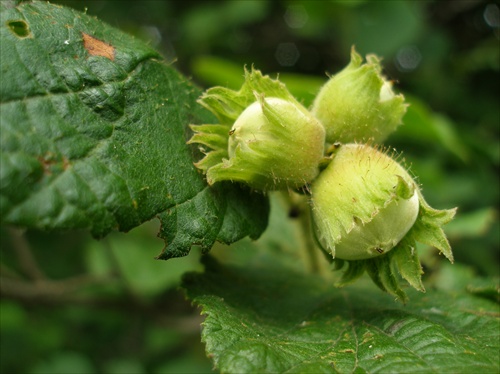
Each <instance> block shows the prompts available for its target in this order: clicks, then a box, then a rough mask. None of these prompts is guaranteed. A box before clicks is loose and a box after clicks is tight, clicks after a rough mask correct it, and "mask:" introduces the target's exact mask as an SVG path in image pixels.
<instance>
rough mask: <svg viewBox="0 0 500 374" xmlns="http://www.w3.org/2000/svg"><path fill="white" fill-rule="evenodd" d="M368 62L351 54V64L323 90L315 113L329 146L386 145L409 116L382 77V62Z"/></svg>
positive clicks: (370, 58)
mask: <svg viewBox="0 0 500 374" xmlns="http://www.w3.org/2000/svg"><path fill="white" fill-rule="evenodd" d="M366 59H367V62H366V63H365V64H363V58H362V57H361V56H360V55H359V54H358V53H356V51H355V50H354V48H352V51H351V62H350V63H349V65H347V66H346V67H345V68H344V69H343V70H342V71H340V72H339V73H337V74H335V75H334V76H332V77H331V78H330V80H329V81H328V82H327V83H326V84H325V85H324V86H323V87H322V88H321V90H320V92H319V93H318V95H317V96H316V99H315V100H314V103H313V107H312V113H313V114H314V115H315V116H316V118H318V119H319V120H320V121H321V123H322V124H323V126H325V129H326V142H327V143H330V144H333V143H336V142H340V143H353V142H367V141H370V142H374V143H380V142H383V141H384V140H385V139H386V138H387V137H388V136H389V135H390V134H391V133H392V132H393V131H394V130H395V129H396V127H397V126H398V125H399V124H400V123H401V119H402V117H403V115H404V113H405V112H406V104H404V97H403V96H402V95H395V94H394V92H393V90H392V82H391V81H388V80H387V79H386V78H385V77H384V76H383V75H382V73H381V71H382V67H381V65H380V59H379V58H378V57H377V56H375V55H368V56H367V57H366Z"/></svg>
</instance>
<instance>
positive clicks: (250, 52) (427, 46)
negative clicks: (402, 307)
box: [0, 0, 500, 374]
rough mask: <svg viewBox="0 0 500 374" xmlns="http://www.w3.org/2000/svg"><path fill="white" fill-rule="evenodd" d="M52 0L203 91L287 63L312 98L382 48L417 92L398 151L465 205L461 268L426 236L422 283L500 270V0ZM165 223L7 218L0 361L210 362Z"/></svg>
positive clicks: (128, 366)
mask: <svg viewBox="0 0 500 374" xmlns="http://www.w3.org/2000/svg"><path fill="white" fill-rule="evenodd" d="M53 3H58V4H63V5H67V6H70V7H73V8H76V9H80V10H82V11H86V12H87V13H88V14H90V15H94V16H97V17H98V18H100V19H102V20H104V21H106V22H108V23H110V24H111V25H113V26H116V27H118V28H120V29H122V30H124V31H126V32H128V33H131V34H134V35H136V36H137V37H138V38H141V39H143V40H145V41H147V42H148V43H149V44H151V45H152V46H154V47H155V48H157V49H158V50H160V51H161V52H162V54H163V55H164V56H165V58H166V60H167V61H172V62H173V63H174V65H175V66H176V67H177V68H178V69H179V70H180V71H181V72H182V73H183V74H185V75H186V76H189V77H191V78H192V80H193V81H194V82H195V83H196V84H197V85H199V86H200V87H202V88H206V87H210V86H213V85H224V86H228V87H231V88H238V87H239V85H240V84H241V83H242V81H243V66H245V65H246V66H251V65H254V66H255V67H256V68H257V69H260V70H262V71H263V72H264V73H265V74H270V75H272V76H276V74H278V73H279V76H280V79H281V80H282V81H284V82H285V83H286V85H287V87H288V88H289V89H290V90H291V91H292V92H293V93H294V94H295V95H296V96H297V97H298V98H300V100H301V101H302V102H303V103H304V104H305V105H310V103H311V101H312V99H313V98H314V96H315V94H316V93H317V91H318V89H319V87H320V86H321V84H323V83H324V82H325V81H326V79H327V75H326V74H334V73H335V72H337V71H338V70H340V69H341V68H343V67H344V66H345V65H346V64H347V63H348V61H349V55H350V53H349V52H350V48H351V46H352V45H355V46H356V48H357V50H358V51H359V52H360V53H361V54H363V55H365V54H368V53H375V54H377V55H379V56H382V57H383V59H384V60H383V65H384V68H385V74H386V75H387V76H388V77H389V78H390V79H392V80H393V81H395V82H396V84H395V87H396V90H398V91H401V92H403V93H404V94H405V96H406V97H407V99H408V102H409V103H410V104H411V106H410V107H409V110H408V113H407V114H406V116H405V118H404V123H405V125H404V126H401V127H400V128H399V130H398V131H397V132H396V133H395V134H394V135H392V136H391V137H390V139H388V141H387V142H386V143H387V145H388V146H390V147H394V148H396V150H397V151H398V152H399V151H404V154H403V156H402V157H404V159H405V162H406V164H407V165H410V166H411V170H412V172H413V173H414V174H415V175H417V176H418V180H419V182H420V183H421V184H422V186H423V190H424V195H425V196H426V198H427V200H428V201H429V203H430V204H431V205H432V206H434V207H436V208H440V209H443V208H451V207H454V206H458V207H459V212H458V216H457V218H456V220H455V221H453V222H452V223H450V224H449V225H448V226H447V227H446V231H447V233H448V235H449V238H450V241H451V244H452V248H453V251H454V254H455V258H456V265H454V266H453V269H454V270H450V268H448V267H445V265H439V264H438V263H437V262H436V261H435V258H433V257H432V256H431V255H427V254H426V248H422V251H423V252H424V257H423V260H424V268H425V270H426V273H428V276H426V278H424V279H425V280H426V282H427V283H426V284H427V285H428V286H427V287H429V285H430V287H432V286H435V287H440V288H443V289H450V290H453V287H454V284H456V283H460V281H458V280H457V279H458V278H459V277H466V278H467V279H475V280H476V281H477V282H480V281H481V280H483V279H491V278H498V277H499V275H500V270H499V267H500V263H499V236H500V229H499V221H498V204H499V187H500V186H499V177H498V175H499V174H498V171H499V163H500V146H499V128H500V110H499V88H498V87H500V78H499V65H500V62H499V60H500V48H499V43H500V8H499V5H498V2H493V1H480V0H477V1H476V0H467V1H462V0H455V1H363V0H352V1H327V0H323V1H272V2H271V1H263V0H260V1H250V0H246V1H208V0H204V1H189V0H183V1H158V0H156V1H149V0H146V1H144V0H143V1H115V0H110V1H103V0H99V1H98V0H93V1H83V0H82V1H53ZM157 229H158V227H157V224H156V223H154V222H152V223H148V224H146V225H143V226H142V227H140V228H138V229H135V230H133V231H132V232H130V233H128V234H121V233H115V234H113V235H110V236H109V237H108V238H106V239H105V240H103V241H95V240H93V239H92V238H91V237H90V236H89V235H88V234H86V233H81V232H76V233H75V232H72V233H64V234H47V233H40V232H31V231H30V232H27V233H26V235H25V236H21V235H19V232H18V231H15V230H11V229H7V228H2V236H1V242H0V244H1V252H0V254H1V270H2V273H1V275H2V300H1V304H0V307H1V310H0V311H1V313H0V322H1V325H0V338H1V342H0V345H1V347H2V349H1V350H0V371H1V372H2V373H110V374H113V373H137V374H139V373H181V372H191V373H192V372H209V371H210V370H211V363H210V361H209V360H208V359H207V358H206V357H205V354H204V347H203V345H202V344H201V343H200V342H199V340H200V335H199V333H200V322H201V321H202V319H201V318H200V317H199V311H197V310H194V308H192V307H191V306H190V304H189V303H188V302H187V301H185V300H184V297H183V295H182V293H181V292H180V291H178V290H177V288H176V287H177V285H178V284H179V281H180V276H181V275H182V273H184V272H185V271H189V270H199V269H201V266H200V265H199V263H198V258H199V253H197V251H196V250H194V251H193V252H192V254H191V255H189V256H188V257H186V258H182V259H174V260H170V261H169V262H159V261H154V260H153V258H154V256H155V255H157V254H158V253H159V252H160V250H161V248H162V245H163V244H162V241H161V240H159V239H157V238H156V232H157ZM242 245H244V244H242ZM226 250H227V249H226ZM441 262H443V261H441ZM440 266H442V267H445V268H444V269H441V270H442V272H441V273H438V272H437V270H436V268H439V267H440ZM433 274H434V275H436V274H440V275H436V276H434V277H433ZM450 274H451V275H450ZM47 278H48V279H50V282H47V281H46V279H47ZM26 279H27V280H29V281H33V283H26V282H20V281H22V280H26ZM12 280H14V281H15V282H13V281H12ZM438 281H439V282H441V284H437V283H433V282H438ZM443 282H444V284H443Z"/></svg>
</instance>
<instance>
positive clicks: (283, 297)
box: [184, 255, 500, 373]
mask: <svg viewBox="0 0 500 374" xmlns="http://www.w3.org/2000/svg"><path fill="white" fill-rule="evenodd" d="M205 265H206V270H205V273H203V274H194V273H191V274H188V276H186V277H185V279H184V287H185V289H186V293H187V295H188V297H189V298H190V299H191V300H193V301H194V303H196V304H197V305H200V306H201V307H202V308H203V309H202V313H203V314H205V315H206V319H205V322H204V325H203V326H204V328H203V333H202V339H203V341H204V342H205V343H206V350H207V354H208V355H209V356H210V357H212V358H213V360H214V363H215V366H216V367H217V368H218V369H219V370H220V371H221V372H226V373H227V372H238V373H254V372H259V373H271V372H287V373H288V372H293V373H295V372H297V373H298V372H300V373H304V372H309V373H353V372H359V373H365V372H369V373H378V372H381V373H403V372H404V373H417V372H419V373H424V372H425V373H431V372H432V373H452V372H453V373H471V372H497V371H498V370H499V368H500V367H499V362H498V350H499V348H500V344H499V341H500V339H499V333H498V332H499V331H500V325H499V320H500V318H499V317H500V314H499V310H498V304H496V303H494V302H492V301H489V300H486V299H483V298H480V297H476V296H473V295H471V294H468V293H466V292H463V293H457V294H449V293H444V292H439V291H429V292H428V293H426V294H421V293H418V292H416V291H414V290H409V293H410V294H411V296H410V302H409V303H408V304H407V305H406V306H403V305H401V304H400V303H397V302H395V301H394V300H393V299H392V297H390V296H387V295H384V294H381V293H380V292H378V291H377V290H376V289H375V287H373V286H370V285H367V284H366V283H365V284H362V283H357V285H355V286H349V287H346V288H343V289H335V288H334V287H332V284H331V282H330V281H329V280H327V279H325V278H323V277H321V276H318V275H313V274H307V273H304V272H300V271H297V270H292V268H290V267H284V266H283V265H282V264H280V262H279V261H278V260H277V259H276V258H273V257H272V256H269V255H268V257H267V259H262V258H261V259H260V261H253V263H248V264H245V265H244V266H237V265H223V264H221V263H220V262H217V261H216V260H214V259H213V258H211V257H205ZM451 357H452V358H453V359H450V358H451Z"/></svg>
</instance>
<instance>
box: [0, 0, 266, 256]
mask: <svg viewBox="0 0 500 374" xmlns="http://www.w3.org/2000/svg"><path fill="white" fill-rule="evenodd" d="M0 17H1V24H0V46H1V53H0V55H1V56H2V58H1V65H0V70H1V73H2V79H1V83H0V109H1V118H0V119H1V133H2V137H1V143H0V149H1V154H0V162H1V165H0V166H1V168H0V170H1V171H0V208H1V221H2V223H5V224H15V225H20V226H26V227H34V228H40V229H74V228H83V229H89V230H90V231H91V232H92V234H93V235H94V236H97V237H101V236H104V235H106V234H107V233H108V232H110V231H111V230H112V229H118V230H121V231H127V230H130V229H131V228H133V227H135V226H137V225H139V224H141V223H142V222H145V221H147V220H150V219H152V218H154V217H155V216H156V215H160V218H161V221H162V226H163V229H162V230H161V233H160V234H161V236H162V237H164V238H166V239H167V247H166V249H165V250H164V253H163V254H162V256H161V257H162V258H168V257H174V256H178V255H183V254H187V253H188V252H189V248H190V246H191V244H194V243H199V244H201V245H202V246H203V249H204V250H205V251H206V250H208V249H209V248H210V247H211V245H212V244H213V243H214V241H215V240H216V239H219V240H221V241H223V242H231V241H233V240H237V239H240V238H242V237H244V236H246V235H251V236H252V237H257V236H259V235H260V233H261V232H262V230H263V229H264V228H265V226H266V224H267V213H268V203H267V198H265V197H263V196H262V195H256V194H250V192H248V191H247V190H244V189H242V188H240V187H239V186H237V185H226V186H217V187H216V188H214V189H209V188H208V187H207V185H206V183H205V181H204V178H203V176H202V175H201V174H200V173H199V172H198V171H197V170H196V168H195V167H194V166H193V161H196V160H197V158H199V156H200V155H199V154H198V152H197V151H196V149H195V148H194V147H191V146H188V145H186V141H187V140H188V139H189V137H190V135H191V134H190V130H189V127H188V125H189V124H191V123H209V122H210V121H213V117H211V115H210V114H209V113H208V112H206V111H205V110H204V109H202V108H201V107H200V106H199V105H197V104H196V99H197V98H198V96H199V95H200V92H199V90H198V89H197V88H196V87H193V85H192V84H191V83H190V82H189V81H187V80H186V79H185V78H183V77H182V76H181V75H180V74H179V73H178V72H177V71H176V70H175V69H174V68H173V67H172V66H171V65H170V64H169V63H167V62H165V61H162V58H161V56H160V55H159V54H158V53H157V52H155V51H154V50H152V49H151V48H150V47H149V46H147V45H145V44H143V43H142V42H140V41H138V40H136V39H134V38H133V37H131V36H129V35H126V34H124V33H122V32H120V31H119V30H116V29H113V28H111V27H109V26H108V25H106V24H104V23H102V22H100V21H99V20H97V19H95V18H93V17H90V16H87V15H85V14H82V13H79V12H77V11H74V10H71V9H68V8H63V7H60V6H56V5H51V4H49V3H42V2H35V3H23V4H20V5H18V6H17V7H12V6H4V5H2V8H1V13H0ZM254 207H255V209H252V208H254ZM228 231H231V234H229V233H228Z"/></svg>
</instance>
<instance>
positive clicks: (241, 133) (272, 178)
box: [190, 71, 325, 190]
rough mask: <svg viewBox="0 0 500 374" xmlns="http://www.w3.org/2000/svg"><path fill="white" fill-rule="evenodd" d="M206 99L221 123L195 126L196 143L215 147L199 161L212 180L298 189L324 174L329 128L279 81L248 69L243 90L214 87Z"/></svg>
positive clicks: (210, 182)
mask: <svg viewBox="0 0 500 374" xmlns="http://www.w3.org/2000/svg"><path fill="white" fill-rule="evenodd" d="M201 102H202V104H204V105H205V106H206V107H207V108H208V109H210V110H211V111H212V112H213V113H214V114H216V115H217V117H218V118H219V120H220V122H221V123H220V124H219V125H213V126H211V125H201V126H192V128H193V130H194V131H195V135H194V136H193V138H192V139H191V140H190V142H191V143H199V144H202V145H208V146H209V147H210V148H211V151H210V152H206V157H205V158H204V159H203V160H201V161H200V162H199V163H197V164H196V165H197V166H198V167H199V168H200V169H202V170H203V171H205V173H206V176H207V181H208V184H213V183H216V182H219V181H226V180H228V181H236V182H243V183H246V184H248V185H249V186H251V187H253V188H255V189H259V190H283V189H296V188H300V187H302V186H304V185H305V184H307V183H309V182H311V181H312V180H313V179H314V178H315V177H316V176H317V175H318V174H319V164H320V162H321V160H322V158H323V149H324V143H325V130H324V128H323V126H322V124H321V123H320V122H319V121H318V120H317V119H316V118H315V117H314V116H313V115H312V114H311V113H309V112H308V111H307V110H306V109H305V108H304V107H303V106H302V105H301V104H300V103H299V102H297V101H296V100H295V99H294V98H293V96H292V95H291V94H290V93H289V92H288V91H287V90H286V88H285V87H284V86H283V85H282V84H281V83H279V82H278V81H273V80H271V79H270V78H269V77H263V76H262V75H261V74H260V72H257V71H252V72H247V73H246V80H245V84H244V85H243V87H242V89H241V90H240V91H238V92H236V91H231V90H228V89H222V88H215V89H210V90H209V91H207V93H206V94H205V95H204V96H203V97H202V101H201Z"/></svg>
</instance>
